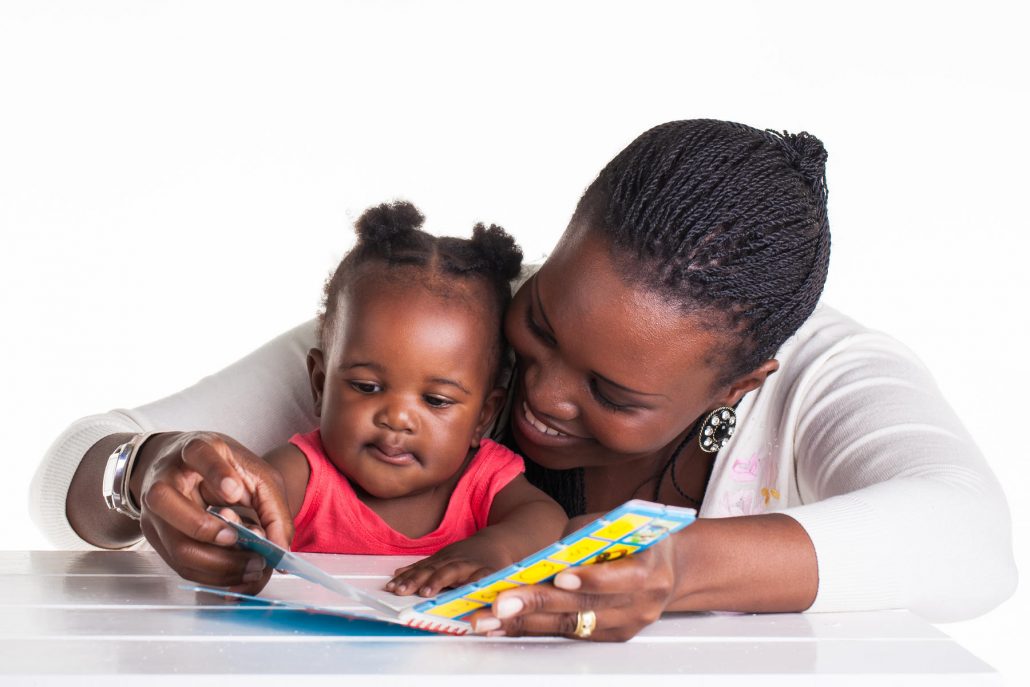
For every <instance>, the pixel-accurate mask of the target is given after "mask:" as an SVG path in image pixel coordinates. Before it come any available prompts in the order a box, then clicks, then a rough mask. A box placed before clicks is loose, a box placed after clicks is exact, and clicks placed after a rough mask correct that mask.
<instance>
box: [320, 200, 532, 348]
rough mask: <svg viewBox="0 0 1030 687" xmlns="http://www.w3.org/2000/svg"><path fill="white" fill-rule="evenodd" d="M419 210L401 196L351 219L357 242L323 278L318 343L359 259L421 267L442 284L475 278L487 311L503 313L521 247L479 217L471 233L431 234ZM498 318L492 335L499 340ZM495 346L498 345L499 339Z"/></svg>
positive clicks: (519, 263)
mask: <svg viewBox="0 0 1030 687" xmlns="http://www.w3.org/2000/svg"><path fill="white" fill-rule="evenodd" d="M424 222H425V216H424V215H423V214H422V213H421V212H420V211H419V209H418V208H416V207H415V206H414V205H412V204H411V203H409V202H407V201H394V202H392V203H382V204H381V205H376V206H375V207H371V208H369V209H368V210H365V212H364V213H362V215H361V217H359V218H358V220H357V222H355V223H354V228H355V232H356V233H357V236H358V241H357V244H356V245H355V246H354V248H353V249H351V251H350V252H349V253H347V255H345V256H344V258H343V260H342V261H341V262H340V264H339V266H338V267H337V268H336V270H335V271H334V272H333V274H332V275H331V276H330V277H329V279H328V280H327V281H326V284H325V291H324V294H323V301H322V309H321V311H320V312H319V315H318V340H319V345H320V346H322V347H323V348H324V347H325V345H326V340H325V337H326V333H327V332H331V331H332V326H333V320H334V317H335V312H336V309H337V307H336V306H337V299H338V298H339V294H340V292H341V291H342V290H343V289H344V288H346V286H347V284H348V282H349V280H350V279H351V277H353V276H354V275H355V274H356V273H357V271H358V268H359V267H360V266H361V265H364V264H366V263H370V262H376V263H379V264H381V265H383V266H384V267H387V268H391V267H416V268H422V269H424V270H425V271H426V273H427V275H426V276H427V277H429V278H428V279H427V280H426V281H427V283H429V282H434V283H435V284H436V285H438V286H439V285H443V286H444V287H446V282H447V281H448V278H449V280H450V281H454V280H455V279H456V280H461V281H465V280H471V279H481V280H484V283H485V284H486V285H487V286H488V287H489V293H490V294H491V300H492V303H491V305H492V307H493V308H494V309H493V310H492V312H493V313H494V314H495V316H496V317H497V319H498V322H499V323H500V320H501V319H502V318H503V315H504V312H505V310H507V308H508V304H509V303H510V302H511V282H512V280H513V279H515V278H516V277H517V276H518V275H519V272H520V271H521V269H522V251H521V250H520V249H519V247H518V245H517V244H516V243H515V239H513V238H512V237H511V236H510V235H509V234H508V233H507V232H506V231H505V230H504V229H502V228H501V227H499V226H497V225H496V224H491V225H490V226H489V227H488V226H486V225H484V224H482V223H479V224H476V225H475V227H474V228H473V230H472V238H471V239H468V238H457V237H454V236H441V237H437V236H434V235H432V234H430V233H428V232H426V231H423V230H422V225H423V223H424ZM502 340H503V339H502V338H501V334H500V324H498V341H499V342H500V341H502ZM497 348H498V350H500V348H501V346H500V345H499V346H498V347H497Z"/></svg>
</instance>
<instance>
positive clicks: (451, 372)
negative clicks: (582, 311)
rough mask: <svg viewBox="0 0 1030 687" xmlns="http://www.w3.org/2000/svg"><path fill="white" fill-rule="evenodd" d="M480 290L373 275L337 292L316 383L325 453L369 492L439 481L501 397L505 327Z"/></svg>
mask: <svg viewBox="0 0 1030 687" xmlns="http://www.w3.org/2000/svg"><path fill="white" fill-rule="evenodd" d="M475 288H476V287H475V286H469V287H467V288H465V287H461V286H460V285H459V287H458V288H456V289H455V290H454V292H453V294H449V295H447V296H442V295H440V294H436V293H432V292H430V291H428V290H427V289H425V288H424V287H422V286H420V285H418V284H417V283H412V282H411V281H408V282H404V281H398V280H389V279H385V278H376V277H368V278H359V279H356V280H355V283H353V284H352V285H351V286H350V287H348V289H347V293H344V294H341V297H340V299H339V308H340V310H339V316H338V317H337V318H336V322H337V325H336V327H335V332H332V333H329V336H328V341H327V346H328V349H329V350H327V351H324V352H323V354H322V364H321V368H322V369H321V370H320V369H319V367H320V365H319V364H318V361H317V358H318V356H314V357H313V360H314V366H313V369H312V375H311V377H312V385H313V386H314V388H315V395H316V404H317V405H318V406H319V415H320V418H321V423H320V427H321V433H322V443H323V445H324V447H325V449H326V452H327V453H328V456H329V458H330V459H331V460H332V461H333V463H334V464H335V465H336V467H337V468H338V469H339V470H340V471H342V472H343V473H344V474H345V475H347V477H348V478H349V479H350V480H351V481H352V482H353V483H354V484H355V487H357V488H360V489H361V490H364V491H365V492H366V493H368V494H370V495H371V496H374V497H377V498H384V499H386V498H396V497H399V496H405V495H411V494H415V493H418V492H422V491H425V490H428V489H431V488H433V487H436V486H438V485H441V484H443V483H445V482H447V481H448V480H449V479H450V478H451V477H453V476H455V475H456V474H457V473H458V472H459V471H460V470H461V469H462V467H463V466H464V463H465V459H466V457H467V456H468V454H469V449H470V448H471V447H473V446H478V444H479V439H480V437H481V436H482V433H483V432H484V431H485V429H486V427H487V425H488V424H489V421H490V419H491V418H490V416H491V415H492V413H493V412H494V410H495V409H496V407H497V405H498V403H497V401H498V398H497V397H498V396H499V394H497V393H496V392H493V386H494V384H493V382H494V369H493V365H494V357H495V355H496V354H495V353H494V352H493V350H492V346H494V339H493V337H495V336H496V332H497V328H498V327H499V325H498V324H497V323H496V322H495V318H496V317H497V315H496V314H491V313H490V312H489V308H488V307H485V306H484V305H481V304H479V301H481V300H482V299H481V298H480V299H479V300H476V298H475V297H476V296H478V295H479V293H478V292H477V291H475ZM319 389H321V393H319ZM488 398H489V399H490V400H489V402H488Z"/></svg>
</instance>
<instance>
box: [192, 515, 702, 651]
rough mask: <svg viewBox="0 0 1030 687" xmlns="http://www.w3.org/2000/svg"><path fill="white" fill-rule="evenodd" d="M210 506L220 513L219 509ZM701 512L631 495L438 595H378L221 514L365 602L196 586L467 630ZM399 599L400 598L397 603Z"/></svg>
mask: <svg viewBox="0 0 1030 687" xmlns="http://www.w3.org/2000/svg"><path fill="white" fill-rule="evenodd" d="M211 512H212V514H213V515H215V516H216V517H219V518H221V516H220V515H218V513H216V512H214V510H213V509H212V511H211ZM695 517H696V513H695V511H694V510H693V509H691V508H677V507H675V506H664V505H662V504H659V503H652V502H650V501H640V500H633V501H627V502H626V503H624V504H622V505H621V506H619V507H618V508H616V509H615V510H613V511H611V512H609V513H606V514H605V515H603V516H601V517H600V518H598V519H597V520H594V521H593V522H591V523H590V524H589V525H587V526H585V527H582V528H580V529H579V530H576V531H575V532H573V533H572V534H570V535H568V536H566V537H563V538H562V539H560V540H559V541H557V542H555V543H554V544H551V545H550V546H547V547H545V548H543V549H541V550H540V551H537V552H536V553H534V554H532V555H530V556H527V557H526V558H524V559H522V560H521V561H519V562H518V563H515V564H514V565H511V566H508V567H507V568H504V569H502V570H498V571H497V572H495V573H493V574H491V575H488V576H486V577H484V578H482V579H480V580H477V581H476V582H473V583H470V584H466V585H464V586H461V587H457V588H455V589H449V590H446V591H444V592H442V593H440V594H438V595H437V596H435V597H433V598H431V599H423V598H421V597H417V596H404V597H402V596H394V595H392V594H390V595H387V594H384V595H381V596H375V595H373V594H370V593H369V592H367V591H365V590H362V589H359V588H358V587H355V586H353V585H350V584H347V583H346V582H344V581H343V580H340V579H338V578H336V577H333V576H332V575H330V574H329V573H327V572H326V571H324V570H322V569H321V568H319V567H318V566H317V565H315V564H313V563H311V562H310V561H308V560H305V559H304V558H301V557H300V556H297V555H295V554H293V553H290V552H289V551H286V550H285V549H283V548H281V547H279V546H277V545H275V544H273V543H272V542H270V541H269V540H268V539H265V538H264V537H262V536H260V535H258V534H255V533H254V532H251V531H250V530H248V529H247V528H246V527H243V526H242V525H238V524H237V523H234V522H230V521H229V520H225V519H224V518H221V519H222V520H224V521H225V522H226V523H227V524H229V525H230V526H232V527H233V528H234V529H235V530H236V532H237V533H238V535H239V541H238V544H237V545H238V546H240V547H242V548H245V549H249V550H251V551H255V552H257V553H259V554H261V555H262V556H263V557H264V559H265V560H266V561H267V562H268V564H269V565H270V566H272V567H273V568H275V569H277V570H280V571H283V572H287V573H292V574H294V575H296V576H297V577H301V578H303V579H305V580H308V581H309V582H314V583H316V584H318V585H321V586H322V587H325V588H326V589H328V590H330V591H333V592H335V593H337V594H339V595H340V596H342V597H344V598H346V599H349V600H350V601H353V602H356V603H358V604H360V605H361V606H362V608H361V610H355V609H353V608H346V609H340V608H335V607H333V606H321V605H319V606H314V605H311V604H305V603H299V602H292V601H283V600H279V599H266V598H263V597H256V596H248V595H246V594H233V593H228V592H226V590H224V589H218V588H214V587H200V586H191V587H190V589H195V590H198V591H203V592H210V593H214V594H219V595H221V596H226V595H228V596H235V597H238V598H240V599H246V600H251V601H258V602H263V603H272V604H275V605H283V606H289V607H292V608H300V609H304V610H309V611H313V612H317V613H326V614H331V615H339V616H344V617H347V618H357V619H362V620H378V621H382V622H387V623H397V624H401V625H408V626H410V627H416V628H419V629H423V630H430V631H432V632H441V633H446V634H466V633H468V632H470V631H471V630H472V627H471V625H470V624H469V623H468V622H466V621H465V620H463V618H464V617H465V616H467V615H469V614H470V613H472V612H473V611H477V610H479V609H481V608H486V607H487V606H489V605H490V604H492V603H493V602H494V600H495V599H496V598H497V594H498V593H499V592H502V591H504V590H506V589H512V588H514V587H518V586H521V585H528V584H542V583H545V582H547V581H549V580H550V579H551V578H553V577H554V576H555V575H557V574H558V573H559V572H561V571H562V570H565V569H566V568H571V567H575V566H579V565H593V564H595V563H603V562H605V561H611V560H615V559H618V558H623V557H625V556H631V555H633V554H635V553H639V552H640V551H643V550H644V549H647V548H648V547H651V546H653V545H654V544H656V543H658V542H659V541H661V540H662V539H664V538H665V537H667V536H669V535H670V534H672V533H673V532H676V531H678V530H681V529H683V528H684V527H686V526H687V525H689V524H690V523H692V522H694V519H695ZM393 599H396V602H391V601H392V600H393Z"/></svg>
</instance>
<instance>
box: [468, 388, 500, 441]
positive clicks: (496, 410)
mask: <svg viewBox="0 0 1030 687" xmlns="http://www.w3.org/2000/svg"><path fill="white" fill-rule="evenodd" d="M507 397H508V390H507V389H505V388H504V387H501V386H498V387H495V388H494V389H493V390H492V391H491V392H490V393H489V394H487V396H486V400H485V401H483V409H482V410H481V411H480V413H479V421H478V422H477V423H476V426H475V428H473V430H472V436H471V437H470V438H469V446H470V447H472V448H479V442H480V440H481V439H482V438H483V436H484V435H486V433H487V431H488V430H489V429H490V427H491V425H493V423H494V421H495V420H496V419H497V416H498V415H500V413H501V409H502V408H503V407H504V400H505V399H506V398H507Z"/></svg>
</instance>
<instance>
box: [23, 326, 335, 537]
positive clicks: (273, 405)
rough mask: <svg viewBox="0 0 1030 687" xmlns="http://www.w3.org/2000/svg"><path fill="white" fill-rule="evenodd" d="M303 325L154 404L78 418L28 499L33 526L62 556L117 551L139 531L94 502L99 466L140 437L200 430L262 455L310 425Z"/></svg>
mask: <svg viewBox="0 0 1030 687" xmlns="http://www.w3.org/2000/svg"><path fill="white" fill-rule="evenodd" d="M314 331H315V330H314V322H313V321H312V322H307V323H305V324H303V325H301V326H299V327H296V328H294V329H292V330H290V331H288V332H286V333H285V334H283V335H282V336H280V337H278V338H276V339H274V340H272V341H270V342H269V343H268V344H266V345H265V346H263V347H262V348H260V349H258V350H257V351H255V352H253V353H251V354H250V355H248V356H247V357H245V358H243V359H242V360H240V361H238V362H237V363H235V364H233V365H231V366H229V367H227V368H225V369H224V370H222V371H220V372H218V373H216V374H214V375H212V376H210V377H206V378H204V379H203V380H201V381H200V382H198V383H197V384H195V385H194V386H192V387H190V388H188V389H185V390H183V391H181V392H179V393H177V394H174V395H172V396H169V397H167V398H164V399H162V400H160V401H157V402H155V403H151V404H149V405H146V406H143V407H140V408H137V409H134V410H118V411H112V412H110V413H106V414H104V415H95V416H91V417H87V418H83V419H81V420H79V421H77V422H75V423H73V424H72V425H71V426H70V427H69V428H68V429H67V430H66V431H65V432H64V433H63V434H62V435H61V436H60V437H58V439H57V441H55V442H54V444H53V445H52V446H51V447H50V449H49V450H48V451H47V453H46V455H45V457H44V459H43V462H42V464H41V465H40V466H39V468H38V469H37V471H36V476H35V478H34V479H33V483H32V490H31V501H30V508H31V510H32V515H33V519H34V520H35V522H36V523H37V525H38V526H39V527H40V528H41V529H42V530H43V532H44V534H46V535H47V537H48V538H49V539H50V540H51V542H53V543H54V544H55V545H56V546H58V547H61V548H89V547H91V546H92V547H102V548H121V547H124V546H127V545H130V544H132V543H133V542H135V541H138V539H139V537H140V530H139V526H138V524H137V523H135V522H133V521H132V520H130V519H128V518H125V517H124V516H121V515H118V514H116V513H112V512H110V511H108V509H107V507H106V504H105V503H104V500H103V496H102V493H101V479H102V476H103V472H104V466H105V465H106V462H107V457H108V456H109V455H110V453H111V451H112V450H113V449H114V447H115V446H117V445H118V444H119V443H120V442H121V441H123V440H124V439H125V438H126V437H127V436H129V435H131V434H133V433H136V432H144V431H162V430H168V431H176V430H192V429H204V430H210V431H215V432H221V433H223V434H225V435H228V436H231V437H234V438H235V439H236V440H237V441H238V442H239V443H240V444H242V445H243V446H245V447H247V448H248V449H249V450H250V451H253V452H256V453H263V452H265V451H267V450H268V449H270V448H272V447H273V446H276V445H278V444H281V443H282V442H283V441H284V440H285V439H287V438H288V437H289V436H291V435H292V434H293V433H295V432H298V431H306V430H308V429H310V428H311V427H314V426H315V425H316V424H317V420H316V419H315V417H314V411H313V404H312V401H311V397H310V392H309V390H308V380H307V374H306V368H305V359H306V356H307V352H308V350H309V349H310V348H311V347H312V346H313V345H314V342H315V333H314ZM174 438H175V437H174V436H173V435H168V436H162V435H159V436H155V437H151V439H150V440H148V441H147V442H146V444H145V445H144V447H143V450H142V451H141V453H140V456H139V458H138V466H137V467H136V468H135V469H134V470H133V476H134V479H133V487H134V493H135V494H136V495H137V496H138V491H135V490H136V489H138V488H139V485H140V483H141V481H142V478H143V476H144V475H145V474H146V472H147V470H148V468H149V466H150V465H151V463H152V462H153V460H154V458H155V456H157V455H158V454H160V453H161V452H162V451H163V449H165V448H167V446H166V445H167V444H168V443H169V442H171V441H173V440H174Z"/></svg>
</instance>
